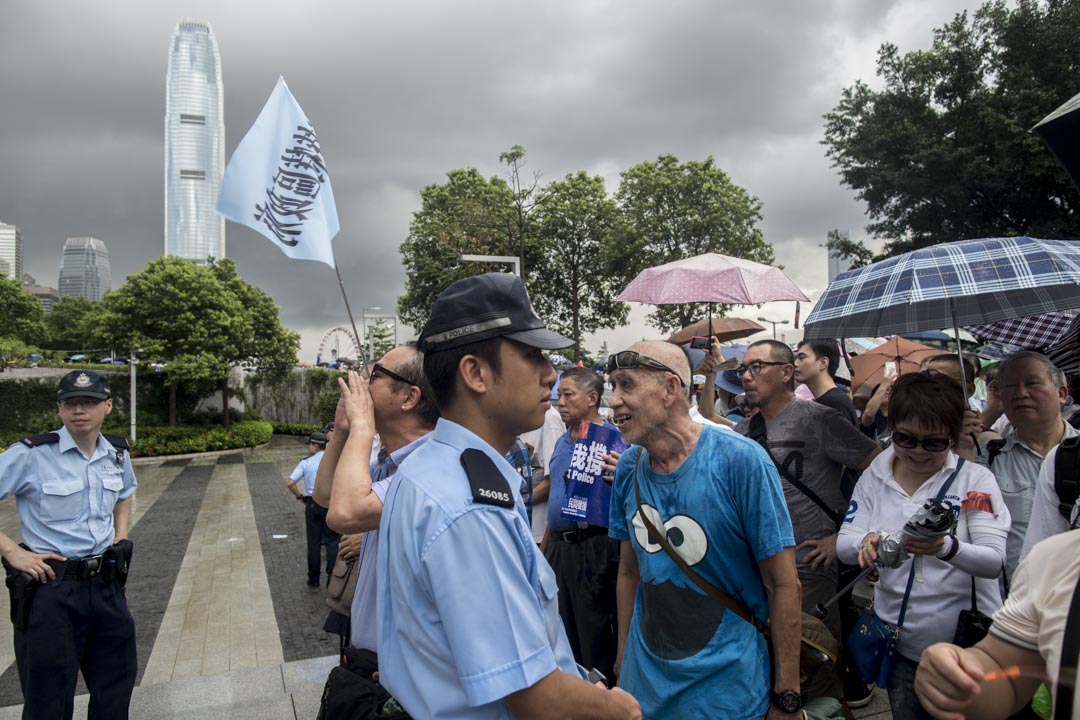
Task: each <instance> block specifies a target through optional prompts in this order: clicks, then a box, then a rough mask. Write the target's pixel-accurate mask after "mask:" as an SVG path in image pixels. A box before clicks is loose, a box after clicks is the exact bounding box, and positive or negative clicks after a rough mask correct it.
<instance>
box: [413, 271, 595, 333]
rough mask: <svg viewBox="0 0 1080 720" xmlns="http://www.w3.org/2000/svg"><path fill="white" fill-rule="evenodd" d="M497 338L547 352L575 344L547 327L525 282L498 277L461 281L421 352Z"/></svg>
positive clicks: (443, 300) (442, 304)
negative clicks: (526, 290) (538, 314)
mask: <svg viewBox="0 0 1080 720" xmlns="http://www.w3.org/2000/svg"><path fill="white" fill-rule="evenodd" d="M497 337H505V338H509V339H510V340H515V341H517V342H519V343H522V344H524V345H529V346H530V347H535V348H540V349H542V350H557V349H559V348H564V347H569V346H571V345H573V344H574V343H573V341H572V340H569V339H567V338H565V337H563V336H562V335H560V334H559V333H557V332H554V331H553V330H548V329H547V328H546V327H545V326H544V321H543V320H541V319H540V318H539V317H537V315H536V311H535V310H533V306H532V303H531V302H529V295H528V293H526V292H525V283H523V282H521V278H519V277H517V276H516V275H511V274H509V273H498V272H493V273H485V274H483V275H474V276H472V277H467V278H464V279H462V280H458V281H457V282H455V283H453V284H451V285H450V286H449V287H448V288H446V289H445V290H443V291H442V292H441V293H440V294H439V297H438V298H437V299H436V300H435V304H434V305H432V306H431V317H430V318H428V321H427V324H426V325H424V330H423V331H422V332H421V333H420V340H419V341H418V342H417V345H418V346H419V348H420V351H421V352H424V353H433V352H442V351H444V350H452V349H454V348H456V347H461V346H462V345H468V344H469V343H475V342H480V341H482V340H490V339H492V338H497Z"/></svg>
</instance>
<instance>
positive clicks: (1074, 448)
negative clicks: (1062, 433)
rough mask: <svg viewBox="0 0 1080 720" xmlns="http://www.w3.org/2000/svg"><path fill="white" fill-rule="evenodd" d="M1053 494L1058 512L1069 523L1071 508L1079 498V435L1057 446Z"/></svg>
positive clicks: (1064, 440) (1066, 439)
mask: <svg viewBox="0 0 1080 720" xmlns="http://www.w3.org/2000/svg"><path fill="white" fill-rule="evenodd" d="M1054 492H1055V493H1057V496H1058V512H1059V513H1061V516H1062V517H1064V518H1065V520H1066V521H1071V520H1072V510H1073V506H1074V505H1076V499H1077V498H1078V497H1080V435H1074V436H1073V437H1069V438H1065V439H1063V440H1062V441H1061V442H1060V443H1059V444H1058V450H1057V457H1055V459H1054Z"/></svg>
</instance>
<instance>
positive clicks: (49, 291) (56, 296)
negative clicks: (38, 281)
mask: <svg viewBox="0 0 1080 720" xmlns="http://www.w3.org/2000/svg"><path fill="white" fill-rule="evenodd" d="M26 292H28V293H30V294H31V295H33V296H34V297H36V298H37V299H38V302H40V303H41V309H42V310H44V311H45V312H49V311H50V310H52V306H53V305H55V304H56V303H58V302H60V293H59V291H57V289H56V288H53V287H48V286H45V285H27V286H26Z"/></svg>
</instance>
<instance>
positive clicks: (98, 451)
mask: <svg viewBox="0 0 1080 720" xmlns="http://www.w3.org/2000/svg"><path fill="white" fill-rule="evenodd" d="M56 434H57V435H59V436H60V441H59V442H55V443H51V444H47V445H38V446H37V447H33V448H31V447H27V446H26V445H24V444H22V443H16V444H15V445H12V446H11V447H10V448H8V449H7V451H5V452H4V453H3V454H2V455H0V499H3V498H8V497H11V496H12V495H14V496H15V508H16V510H17V511H18V513H19V529H20V532H21V533H22V541H23V543H24V544H25V545H26V546H27V547H29V548H30V549H31V550H32V551H34V552H37V553H46V552H55V553H59V554H60V555H63V556H64V557H69V558H73V557H86V556H88V555H99V554H101V553H103V552H105V551H106V550H107V549H108V548H109V546H111V545H112V544H113V538H114V534H115V532H114V528H113V508H114V507H115V506H116V503H118V502H120V501H121V500H125V499H127V498H129V497H131V496H132V494H134V492H135V488H136V486H137V483H136V482H135V473H134V472H132V470H131V460H130V458H129V457H128V454H127V453H126V452H124V453H121V454H117V451H116V448H114V447H113V446H112V443H110V442H109V441H108V440H106V439H105V437H104V436H101V435H99V436H98V442H97V447H95V448H94V454H93V455H92V456H91V457H90V458H89V459H87V458H86V456H84V455H83V454H82V451H81V450H79V447H78V445H76V444H75V440H74V439H73V438H72V437H71V434H70V433H68V431H67V428H60V429H59V430H57V431H56ZM121 458H122V459H121Z"/></svg>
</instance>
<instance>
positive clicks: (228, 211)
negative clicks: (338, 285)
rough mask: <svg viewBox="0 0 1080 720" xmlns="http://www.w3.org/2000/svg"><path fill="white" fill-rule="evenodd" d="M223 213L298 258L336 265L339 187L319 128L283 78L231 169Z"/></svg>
mask: <svg viewBox="0 0 1080 720" xmlns="http://www.w3.org/2000/svg"><path fill="white" fill-rule="evenodd" d="M217 211H218V212H219V213H221V214H222V215H223V216H225V217H226V218H228V219H229V220H232V221H233V222H237V223H240V224H241V225H247V226H248V227H249V228H251V229H252V230H255V231H256V232H259V233H262V234H263V235H265V236H266V237H267V238H269V239H270V240H271V241H272V242H273V243H274V244H275V245H277V246H278V247H279V248H281V251H282V252H283V253H285V254H286V255H288V256H289V257H291V258H294V259H296V260H317V261H319V262H323V263H326V264H327V265H329V266H330V267H334V249H333V246H332V245H331V240H333V238H334V236H335V235H337V233H338V230H340V229H341V226H340V225H339V224H338V216H337V206H336V205H335V204H334V191H333V190H332V189H331V188H330V176H329V174H328V173H327V172H326V162H325V161H324V160H323V155H322V148H320V147H319V141H318V138H316V137H315V130H314V129H313V128H312V127H311V123H310V122H309V121H308V119H307V116H306V115H304V111H303V110H302V109H301V108H300V105H299V103H297V102H296V98H294V97H293V96H292V93H291V92H289V87H288V86H287V85H286V84H285V78H283V77H279V78H278V81H277V86H276V87H274V92H273V93H272V94H271V95H270V99H269V100H267V101H266V105H265V106H264V107H263V109H262V112H260V113H259V117H258V118H256V119H255V124H254V125H252V126H251V129H250V130H248V133H247V135H245V136H244V139H243V140H242V141H241V142H240V145H239V146H238V147H237V148H236V152H234V153H233V156H232V159H230V160H229V164H228V165H227V166H226V167H225V177H224V179H223V180H222V182H221V194H220V195H219V196H218V204H217Z"/></svg>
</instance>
